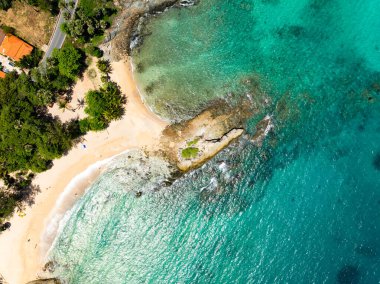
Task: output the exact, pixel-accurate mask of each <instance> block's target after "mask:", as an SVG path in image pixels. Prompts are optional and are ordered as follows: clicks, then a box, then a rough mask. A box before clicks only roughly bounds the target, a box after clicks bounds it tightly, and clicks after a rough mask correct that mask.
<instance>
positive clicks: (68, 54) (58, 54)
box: [53, 44, 84, 80]
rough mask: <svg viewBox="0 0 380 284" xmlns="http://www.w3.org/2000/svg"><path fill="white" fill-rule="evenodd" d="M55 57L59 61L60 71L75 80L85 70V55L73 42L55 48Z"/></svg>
mask: <svg viewBox="0 0 380 284" xmlns="http://www.w3.org/2000/svg"><path fill="white" fill-rule="evenodd" d="M53 58H56V59H57V61H58V68H59V72H60V73H61V74H62V75H64V76H66V77H67V78H70V79H72V80H74V79H75V78H76V77H77V76H78V74H79V73H80V72H81V71H83V70H82V68H83V67H84V63H83V59H84V56H83V55H82V54H81V52H80V50H79V49H77V48H75V47H74V46H72V45H71V44H70V45H66V46H64V47H63V48H61V49H55V50H54V51H53Z"/></svg>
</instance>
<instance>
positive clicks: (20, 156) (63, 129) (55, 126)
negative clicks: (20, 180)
mask: <svg viewBox="0 0 380 284" xmlns="http://www.w3.org/2000/svg"><path fill="white" fill-rule="evenodd" d="M38 94H39V92H38V88H37V86H36V84H35V83H34V82H33V81H32V80H31V78H30V77H28V76H27V75H25V74H22V75H20V76H18V75H16V74H15V73H10V74H9V75H8V76H7V77H6V78H5V79H3V80H0V176H4V175H5V174H8V173H11V172H15V171H20V170H26V171H28V170H32V171H34V172H41V171H44V170H46V169H48V168H49V166H50V164H51V161H52V160H53V159H54V158H57V157H59V156H61V155H62V154H64V153H65V152H67V151H68V150H69V149H70V147H71V145H72V143H71V139H72V135H71V134H70V133H69V132H68V128H69V126H68V125H66V124H62V123H61V122H60V121H59V120H58V119H56V118H53V117H52V116H51V115H49V114H48V113H47V109H46V108H45V107H43V102H42V101H41V99H40V98H39V97H38Z"/></svg>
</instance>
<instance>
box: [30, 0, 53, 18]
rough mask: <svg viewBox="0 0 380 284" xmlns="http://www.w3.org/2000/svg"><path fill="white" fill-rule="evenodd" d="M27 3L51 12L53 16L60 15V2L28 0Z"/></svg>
mask: <svg viewBox="0 0 380 284" xmlns="http://www.w3.org/2000/svg"><path fill="white" fill-rule="evenodd" d="M25 2H26V3H28V4H29V5H32V6H35V7H38V8H40V9H41V10H44V11H49V12H50V13H51V14H53V15H57V14H58V13H59V7H58V3H59V1H58V0H26V1H25Z"/></svg>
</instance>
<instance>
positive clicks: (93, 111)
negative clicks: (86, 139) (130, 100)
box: [80, 82, 125, 131]
mask: <svg viewBox="0 0 380 284" xmlns="http://www.w3.org/2000/svg"><path fill="white" fill-rule="evenodd" d="M124 103H125V97H124V96H123V95H122V93H121V91H120V88H119V86H118V85H117V84H116V83H114V82H107V83H106V84H104V86H103V87H102V88H101V89H100V90H98V91H89V92H88V93H87V94H86V104H87V107H86V108H85V110H84V111H85V113H86V114H88V118H86V119H84V120H82V121H81V122H80V124H81V127H82V131H87V130H94V131H99V130H102V129H104V128H106V127H107V126H108V124H109V123H110V122H111V121H112V120H117V119H120V118H121V117H122V116H123V114H124V106H123V105H124Z"/></svg>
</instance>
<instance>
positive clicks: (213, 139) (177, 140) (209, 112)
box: [160, 101, 252, 172]
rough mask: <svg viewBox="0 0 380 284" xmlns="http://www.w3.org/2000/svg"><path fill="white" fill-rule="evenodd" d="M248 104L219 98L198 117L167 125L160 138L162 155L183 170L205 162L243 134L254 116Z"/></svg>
mask: <svg viewBox="0 0 380 284" xmlns="http://www.w3.org/2000/svg"><path fill="white" fill-rule="evenodd" d="M248 106H249V104H245V103H242V104H240V105H239V106H236V107H232V106H230V105H228V104H227V103H226V102H224V101H218V102H214V103H213V104H212V106H211V107H209V108H207V109H206V110H205V111H203V112H201V113H200V114H199V115H198V116H196V117H195V118H193V119H190V120H187V121H184V122H181V123H175V124H172V125H170V126H168V127H167V128H166V129H165V130H164V131H163V136H162V138H161V141H160V142H161V143H160V146H161V147H160V148H161V149H162V154H163V155H164V156H165V157H166V158H168V160H169V161H170V162H171V163H172V164H174V165H175V166H176V167H177V168H178V169H179V170H180V171H182V172H186V171H189V170H191V169H194V168H197V167H199V166H201V165H203V164H204V163H205V162H206V161H208V160H209V159H211V158H212V157H214V156H215V155H216V154H217V153H219V152H220V151H221V150H223V149H224V148H225V147H227V146H228V145H229V144H231V143H232V142H233V141H234V140H235V139H237V138H238V137H240V136H241V135H242V134H243V133H244V125H245V121H246V119H247V118H248V117H250V116H251V115H252V109H250V108H249V107H248Z"/></svg>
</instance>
